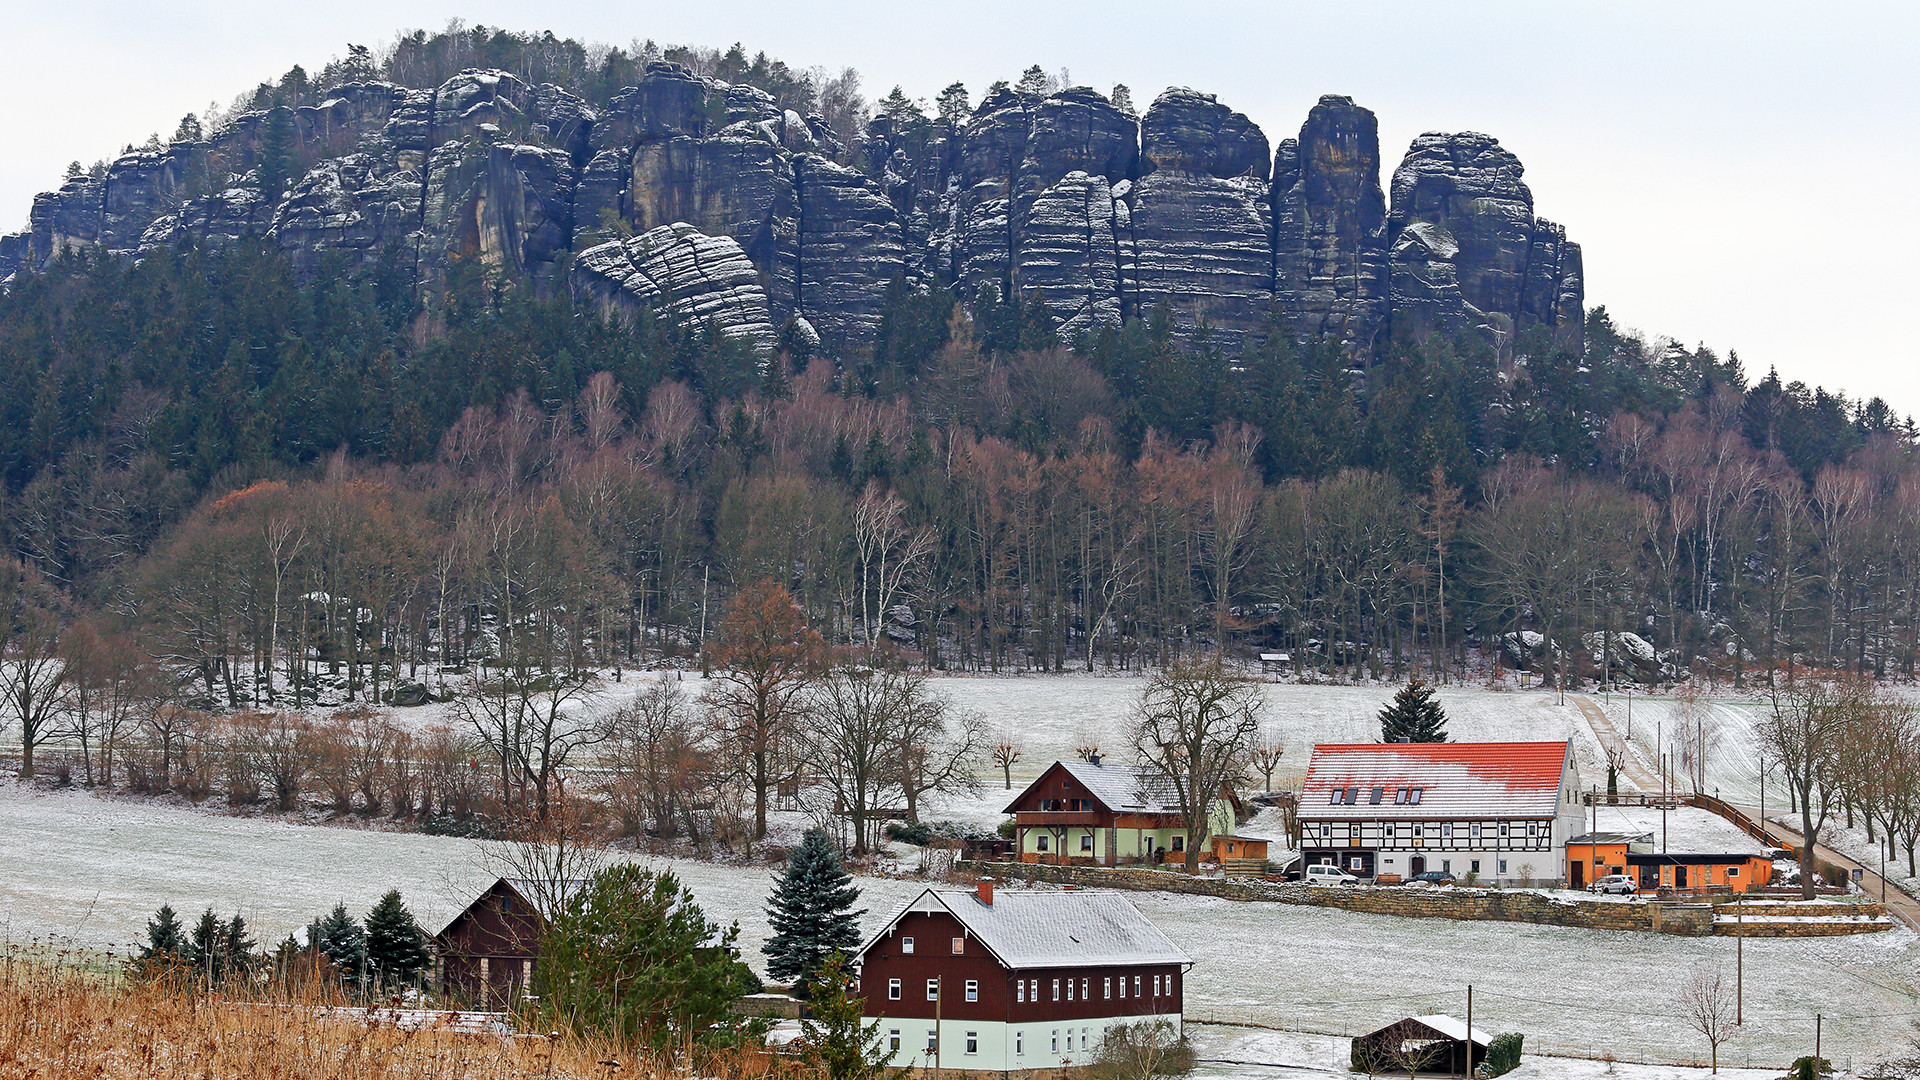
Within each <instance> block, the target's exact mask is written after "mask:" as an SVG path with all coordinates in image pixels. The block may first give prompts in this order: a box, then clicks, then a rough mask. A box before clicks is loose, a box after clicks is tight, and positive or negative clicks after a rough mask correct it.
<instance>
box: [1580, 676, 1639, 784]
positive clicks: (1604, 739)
mask: <svg viewBox="0 0 1920 1080" xmlns="http://www.w3.org/2000/svg"><path fill="white" fill-rule="evenodd" d="M1573 703H1574V704H1575V705H1578V706H1580V713H1581V715H1583V716H1585V717H1586V718H1587V725H1588V726H1589V727H1591V728H1593V735H1594V738H1596V739H1599V740H1600V746H1601V749H1603V750H1604V749H1606V748H1607V747H1611V746H1624V747H1626V749H1627V754H1626V767H1625V768H1624V769H1622V770H1621V771H1622V772H1623V773H1625V774H1626V778H1627V781H1628V782H1629V783H1631V784H1632V785H1633V786H1634V787H1636V788H1639V789H1640V790H1641V791H1650V792H1651V791H1659V790H1660V777H1659V776H1658V775H1656V774H1655V772H1654V770H1653V767H1652V766H1650V765H1648V764H1647V761H1646V759H1645V758H1643V757H1641V756H1640V748H1639V747H1637V746H1635V745H1633V744H1632V743H1630V742H1628V741H1627V740H1625V739H1623V738H1621V737H1620V733H1619V732H1618V731H1616V730H1615V729H1614V726H1613V721H1611V720H1609V719H1607V714H1606V712H1605V711H1604V710H1603V709H1601V708H1600V706H1598V705H1595V704H1594V703H1593V700H1592V699H1591V698H1589V697H1587V696H1586V695H1585V694H1575V695H1573Z"/></svg>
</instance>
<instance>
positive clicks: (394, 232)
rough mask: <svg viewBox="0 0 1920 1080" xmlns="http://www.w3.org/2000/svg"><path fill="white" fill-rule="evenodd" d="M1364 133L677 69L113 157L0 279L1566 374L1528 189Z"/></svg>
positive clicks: (827, 334)
mask: <svg viewBox="0 0 1920 1080" xmlns="http://www.w3.org/2000/svg"><path fill="white" fill-rule="evenodd" d="M1380 167H1381V158H1380V146H1379V134H1378V126H1377V124H1376V122H1375V118H1374V115H1373V113H1372V112H1370V111H1368V110H1367V109H1365V108H1362V107H1360V106H1359V105H1356V104H1355V103H1354V102H1353V101H1352V100H1351V99H1349V98H1345V97H1337V96H1327V97H1323V98H1321V99H1320V102H1319V103H1318V104H1317V105H1315V106H1314V108H1313V109H1312V111H1311V112H1310V113H1309V114H1308V116H1307V119H1306V122H1305V123H1304V124H1303V125H1302V126H1301V128H1300V132H1299V135H1298V137H1297V138H1288V139H1283V140H1281V142H1280V143H1279V145H1278V146H1277V147H1272V148H1270V147H1269V143H1268V140H1267V137H1266V135H1265V134H1263V133H1262V132H1261V130H1260V129H1259V127H1258V126H1256V125H1255V124H1254V123H1253V122H1252V121H1250V120H1249V119H1248V118H1247V117H1246V116H1244V115H1242V114H1240V113H1238V112H1235V111H1233V110H1232V109H1231V108H1229V107H1228V106H1226V105H1224V104H1222V103H1220V102H1219V101H1217V100H1215V98H1214V97H1213V96H1211V95H1208V94H1202V93H1198V92H1196V91H1193V90H1188V89H1182V88H1175V89H1170V90H1168V91H1166V92H1165V93H1163V94H1161V95H1160V97H1159V98H1158V99H1157V100H1155V101H1154V102H1153V104H1152V105H1151V107H1149V108H1148V109H1147V112H1146V115H1145V116H1143V117H1140V118H1137V119H1136V118H1135V117H1134V116H1133V115H1130V114H1129V113H1128V112H1126V111H1123V110H1122V109H1120V108H1118V107H1116V106H1115V105H1114V104H1113V103H1112V102H1110V101H1108V99H1107V98H1105V97H1103V96H1102V95H1100V94H1098V93H1096V92H1094V91H1092V90H1089V89H1086V88H1084V87H1075V88H1071V89H1067V90H1062V91H1060V92H1058V93H1054V94H1051V95H1047V96H1040V95H1034V94H1026V93H1022V92H1021V91H1019V90H1015V89H1011V88H1008V87H1006V86H1004V85H1002V86H999V87H997V88H996V89H994V90H993V91H991V92H989V94H988V95H987V97H986V98H985V100H983V101H982V102H981V103H980V105H979V107H978V108H977V109H975V110H974V111H973V114H972V116H971V117H970V118H968V120H967V121H966V122H965V123H964V124H953V125H951V126H950V125H948V124H945V123H942V122H939V121H934V122H932V123H929V124H910V125H909V124H902V123H898V122H896V121H895V120H893V119H891V118H888V117H886V116H878V117H875V118H874V119H873V121H872V122H871V124H870V125H869V127H868V130H867V133H866V135H865V137H864V140H863V142H862V143H861V145H859V146H852V147H849V146H844V145H842V144H841V143H840V142H839V141H838V140H837V139H836V137H835V136H834V134H833V132H832V130H831V129H830V128H829V127H828V126H827V125H826V124H825V122H823V121H822V120H821V119H820V118H818V117H803V116H800V115H798V114H796V113H794V112H792V111H786V110H782V109H781V108H779V107H778V106H777V104H776V102H775V100H774V98H773V97H771V96H770V95H768V94H766V93H764V92H762V91H760V90H758V89H755V88H753V87H750V86H744V85H729V84H726V83H722V82H719V81H716V80H714V79H711V78H705V77H700V76H696V75H694V74H693V73H692V72H691V71H689V70H688V69H687V68H685V67H682V66H679V65H677V64H671V63H655V64H651V65H649V66H648V67H647V68H646V72H645V75H644V77H642V78H641V79H640V80H639V85H637V86H633V87H630V88H628V89H626V90H624V91H622V92H620V93H619V94H617V95H616V96H614V97H613V98H612V99H611V100H610V101H606V102H604V103H600V104H594V103H590V102H587V101H583V100H581V99H580V98H578V97H576V96H574V95H573V94H570V93H568V92H567V91H565V90H563V89H561V88H559V87H557V86H551V85H541V86H531V85H528V84H526V83H525V82H523V81H522V80H520V79H518V78H516V77H515V76H513V75H510V74H507V73H504V72H499V71H468V72H463V73H462V74H460V75H458V76H456V77H454V78H453V79H450V80H448V81H447V82H445V83H444V84H442V85H440V86H438V87H437V88H434V89H409V88H405V87H400V86H394V85H389V84H384V83H367V84H355V85H348V86H343V87H339V88H337V89H335V90H334V91H332V92H331V94H330V96H329V97H328V98H327V100H326V101H324V102H323V103H321V104H319V105H315V106H308V107H300V108H279V109H273V110H268V111H265V112H256V113H250V114H247V115H243V116H240V117H238V118H236V119H235V120H233V121H232V122H231V123H229V124H227V125H226V126H225V127H223V128H222V129H221V130H220V131H218V132H216V133H215V134H214V135H212V136H211V137H210V138H208V139H206V140H204V141H183V142H175V143H173V144H171V145H168V146H165V147H164V148H159V149H150V150H143V151H136V152H132V153H128V154H125V155H123V156H121V157H120V158H119V159H117V160H115V161H114V162H112V163H111V164H110V165H108V166H107V167H106V168H105V170H104V172H96V173H92V174H89V173H84V172H82V173H78V174H76V175H74V176H72V177H70V178H69V179H68V180H67V182H66V183H65V184H64V185H63V186H62V187H61V188H60V189H59V190H57V191H52V192H48V193H46V194H43V195H41V196H39V197H38V198H37V199H35V201H34V205H33V211H32V217H31V227H30V228H29V230H28V231H27V232H26V233H24V234H21V235H18V236H8V237H4V238H0V278H4V277H5V276H7V275H9V274H11V273H13V272H15V271H16V270H18V269H21V268H30V267H35V266H39V265H43V264H45V263H46V262H48V261H49V260H50V259H52V258H53V257H54V256H55V255H57V254H58V253H60V252H62V251H66V250H70V249H75V248H91V247H96V246H97V247H100V248H104V249H106V250H108V251H112V252H120V253H137V252H140V251H143V250H150V249H154V248H159V247H166V246H179V245H185V244H188V243H197V244H203V245H210V246H218V245H220V244H223V243H228V242H231V241H233V240H235V239H236V238H240V237H244V236H248V235H261V236H266V237H270V238H272V239H273V240H275V241H276V242H278V243H279V244H280V245H281V246H282V247H283V248H284V249H285V250H286V251H287V252H288V255H289V257H290V258H291V259H292V261H293V262H294V264H295V266H296V267H298V268H300V269H301V270H303V271H306V272H312V271H314V270H317V269H318V268H320V267H322V266H325V265H332V264H333V263H334V261H335V260H337V261H339V262H340V263H341V264H342V265H345V266H347V267H352V266H355V265H359V264H363V263H366V262H370V261H372V260H375V259H403V260H410V261H411V262H412V264H413V266H414V267H415V269H416V271H417V279H418V280H419V281H420V282H421V286H422V288H423V289H425V290H426V291H427V294H428V295H429V296H431V295H433V294H434V293H435V291H436V289H437V288H438V287H439V286H440V285H441V284H442V283H444V281H445V280H446V277H445V275H446V274H447V273H448V272H449V270H450V268H451V267H452V266H453V265H454V261H455V260H459V259H477V260H479V261H480V262H481V263H483V264H484V265H486V266H488V267H491V268H494V269H497V270H499V271H501V272H503V273H505V274H507V275H510V276H511V277H512V278H514V279H518V280H523V281H526V282H530V283H531V284H532V286H533V287H535V288H536V289H540V290H543V291H556V290H560V289H570V290H572V292H573V293H574V295H575V296H577V297H579V298H581V299H582V300H584V301H586V302H589V303H591V304H593V305H595V306H597V307H599V308H600V309H601V310H603V311H606V312H609V313H613V314H620V313H624V312H627V311H630V310H632V308H633V306H634V305H643V304H644V305H655V306H664V307H666V308H668V309H669V310H671V311H674V312H676V313H678V314H681V315H684V316H687V317H692V318H697V319H701V320H708V319H711V320H713V321H714V322H715V323H716V324H717V325H719V326H720V327H722V328H724V329H727V330H729V331H732V332H734V333H737V334H739V335H741V336H743V337H745V338H747V339H748V340H750V341H751V342H752V343H753V344H754V345H755V346H756V347H762V348H764V347H768V346H770V345H771V344H772V342H773V341H775V340H776V338H777V336H778V332H779V328H781V327H785V326H789V325H792V326H793V327H794V328H795V330H796V332H798V333H800V334H802V335H803V336H804V337H806V338H807V339H810V340H811V339H816V338H817V339H818V340H819V341H821V342H822V343H823V346H824V347H825V348H827V349H829V350H840V351H848V352H852V351H858V350H859V349H861V348H862V347H864V346H866V345H868V344H869V343H871V341H872V340H873V338H874V335H875V333H876V331H877V329H878V327H879V324H880V319H881V311H882V306H883V300H884V297H885V293H886V290H887V287H888V285H889V283H890V282H891V281H893V280H894V279H895V278H896V277H898V276H901V275H904V276H905V277H906V278H907V279H908V280H910V281H914V282H917V283H920V284H924V285H932V284H940V285H945V286H948V287H951V288H954V289H955V290H957V291H958V292H959V293H960V294H961V295H962V296H963V297H964V298H966V299H968V300H969V301H976V300H978V299H980V298H981V297H983V296H988V295H997V296H1001V297H1005V296H1008V295H1017V296H1019V297H1021V298H1023V299H1026V300H1028V301H1037V302H1038V303H1040V304H1042V305H1044V306H1045V308H1046V309H1047V312H1048V313H1049V315H1050V316H1051V318H1052V320H1053V321H1054V323H1055V325H1056V327H1057V328H1058V329H1059V331H1060V333H1061V334H1062V336H1063V337H1067V338H1071V337H1072V336H1074V335H1075V334H1077V333H1079V332H1081V331H1084V330H1091V329H1094V328H1096V327H1099V326H1103V325H1105V326H1113V325H1118V324H1119V323H1120V322H1121V321H1123V320H1124V319H1126V318H1128V317H1130V316H1133V315H1136V314H1138V315H1145V314H1146V313H1147V312H1148V311H1150V310H1151V309H1153V308H1154V307H1155V306H1157V305H1160V304H1163V303H1164V304H1166V305H1167V307H1168V310H1169V311H1170V312H1171V314H1172V317H1173V320H1174V324H1175V326H1176V328H1177V329H1178V331H1179V332H1180V333H1181V334H1183V335H1186V336H1189V337H1191V336H1194V335H1196V334H1197V333H1199V332H1201V329H1202V328H1203V327H1204V328H1205V332H1206V333H1207V334H1208V335H1209V336H1210V339H1211V340H1212V341H1213V342H1214V343H1216V344H1217V345H1218V346H1219V347H1220V348H1221V349H1222V350H1223V351H1225V352H1227V353H1228V354H1229V355H1232V354H1236V353H1238V352H1240V351H1242V350H1244V349H1245V348H1246V347H1247V345H1248V343H1249V342H1250V341H1252V340H1254V339H1256V338H1257V337H1258V335H1260V334H1261V333H1263V332H1264V331H1265V330H1266V328H1267V327H1268V326H1269V325H1271V323H1272V318H1273V315H1274V313H1275V312H1276V311H1277V312H1278V313H1279V314H1281V315H1282V316H1284V317H1285V318H1286V319H1287V320H1289V321H1290V322H1291V324H1292V325H1293V327H1294V328H1295V330H1296V331H1297V332H1298V333H1299V334H1300V335H1301V336H1303V337H1315V336H1331V337H1334V338H1336V339H1339V340H1341V341H1343V342H1345V343H1346V345H1347V347H1348V348H1349V349H1350V350H1351V351H1352V352H1354V353H1355V354H1364V353H1367V352H1370V351H1372V350H1373V349H1374V348H1376V347H1377V345H1378V343H1379V342H1380V341H1381V340H1382V339H1383V337H1384V335H1386V334H1388V333H1389V332H1393V331H1398V330H1405V331H1410V332H1413V333H1416V334H1417V333H1424V332H1429V331H1438V332H1446V333H1452V332H1460V331H1477V332H1480V333H1483V334H1485V335H1487V336H1488V337H1489V338H1490V339H1491V340H1492V341H1493V342H1494V343H1495V344H1496V345H1498V346H1501V347H1505V346H1507V345H1508V344H1510V343H1511V342H1512V341H1513V339H1514V337H1515V335H1516V334H1518V333H1519V332H1521V331H1523V330H1526V329H1528V328H1530V327H1542V328H1545V329H1546V330H1548V331H1549V332H1551V333H1552V334H1553V335H1554V336H1555V337H1556V338H1557V339H1558V340H1559V341H1560V342H1561V343H1563V344H1568V345H1577V344H1578V342H1579V337H1580V333H1581V323H1582V314H1583V309H1582V304H1583V300H1584V296H1583V291H1582V282H1581V263H1580V249H1579V246H1578V245H1577V244H1574V243H1572V242H1570V241H1569V240H1568V239H1567V238H1566V232H1565V230H1564V229H1562V228H1561V227H1560V226H1558V225H1555V224H1553V223H1552V222H1549V221H1547V220H1545V219H1543V218H1539V217H1536V216H1535V214H1534V209H1533V196H1532V193H1531V192H1530V191H1529V190H1528V188H1527V186H1526V184H1525V183H1524V182H1523V181H1522V179H1521V174H1522V169H1521V165H1520V162H1519V160H1518V159H1517V158H1516V157H1514V155H1513V154H1512V153H1510V152H1508V151H1507V150H1505V149H1504V148H1502V147H1501V146H1500V144H1499V142H1498V141H1497V140H1495V139H1493V138H1491V137H1489V136H1486V135H1481V134H1476V133H1470V132H1469V133H1460V134H1442V133H1428V134H1425V135H1422V136H1420V137H1419V138H1418V139H1416V140H1414V143H1413V145H1412V147H1411V148H1410V149H1409V150H1408V152H1407V155H1406V157H1405V159H1404V160H1403V161H1402V162H1401V164H1400V166H1399V168H1397V169H1396V170H1395V171H1394V173H1393V176H1392V181H1391V185H1390V190H1386V191H1383V189H1382V187H1381V183H1380Z"/></svg>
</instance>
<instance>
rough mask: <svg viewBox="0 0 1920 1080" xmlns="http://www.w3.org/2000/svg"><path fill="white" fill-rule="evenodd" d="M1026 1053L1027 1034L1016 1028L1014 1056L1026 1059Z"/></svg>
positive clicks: (1014, 1033)
mask: <svg viewBox="0 0 1920 1080" xmlns="http://www.w3.org/2000/svg"><path fill="white" fill-rule="evenodd" d="M1026 1052H1027V1033H1026V1032H1024V1031H1021V1030H1019V1029H1018V1028H1016V1029H1014V1032H1013V1056H1014V1057H1024V1056H1025V1055H1026Z"/></svg>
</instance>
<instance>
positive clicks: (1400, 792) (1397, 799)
mask: <svg viewBox="0 0 1920 1080" xmlns="http://www.w3.org/2000/svg"><path fill="white" fill-rule="evenodd" d="M1406 801H1407V789H1406V788H1394V789H1393V804H1394V805H1395V806H1402V805H1405V804H1406Z"/></svg>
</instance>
